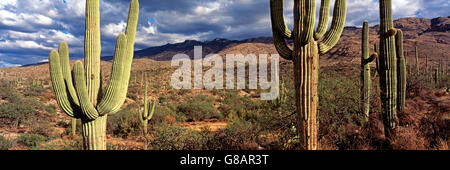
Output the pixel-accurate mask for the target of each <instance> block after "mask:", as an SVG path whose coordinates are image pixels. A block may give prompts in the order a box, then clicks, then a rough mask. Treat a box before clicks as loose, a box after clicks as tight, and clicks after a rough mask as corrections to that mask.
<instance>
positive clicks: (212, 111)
mask: <svg viewBox="0 0 450 170" xmlns="http://www.w3.org/2000/svg"><path fill="white" fill-rule="evenodd" d="M212 101H213V99H212V98H210V97H208V96H205V95H198V96H196V97H194V98H193V99H191V100H189V101H187V102H185V103H182V104H181V105H179V106H178V107H177V110H178V112H181V113H183V114H184V115H186V118H187V120H188V121H200V120H204V119H211V118H223V116H222V115H221V114H219V113H218V112H217V110H216V108H215V107H214V104H213V103H212Z"/></svg>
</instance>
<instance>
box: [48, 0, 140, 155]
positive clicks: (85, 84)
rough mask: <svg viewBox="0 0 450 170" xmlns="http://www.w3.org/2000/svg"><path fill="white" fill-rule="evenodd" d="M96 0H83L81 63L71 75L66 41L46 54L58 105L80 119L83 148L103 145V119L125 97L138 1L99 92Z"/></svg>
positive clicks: (119, 39)
mask: <svg viewBox="0 0 450 170" xmlns="http://www.w3.org/2000/svg"><path fill="white" fill-rule="evenodd" d="M99 5H100V1H99V0H86V32H85V46H84V48H85V58H84V64H83V63H82V62H80V61H78V62H76V63H75V65H74V67H73V78H74V80H72V74H71V71H70V64H69V48H68V46H67V43H66V42H62V43H61V44H60V45H59V51H56V50H53V51H51V52H50V55H49V62H50V75H51V78H52V83H53V90H54V92H55V94H56V98H57V101H58V104H59V106H60V108H61V109H62V110H63V111H64V112H65V113H66V114H67V115H68V116H70V117H73V118H79V119H81V125H82V134H83V143H84V148H85V149H87V150H105V149H106V120H107V116H108V115H112V114H115V113H117V111H119V109H120V107H121V106H122V104H123V103H124V101H125V97H126V93H127V89H128V83H129V79H130V69H131V62H132V59H133V51H134V40H135V36H136V29H137V22H138V16H139V1H138V0H131V2H130V10H129V15H128V23H127V28H126V33H125V34H124V33H121V34H119V36H118V38H117V42H116V48H115V53H114V61H113V65H112V72H111V77H110V81H109V83H108V84H107V86H106V91H105V93H104V94H101V93H100V90H101V87H100V85H101V83H100V82H101V78H100V51H101V46H100V45H101V43H100V7H99ZM99 93H100V94H99Z"/></svg>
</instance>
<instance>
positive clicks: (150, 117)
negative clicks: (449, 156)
mask: <svg viewBox="0 0 450 170" xmlns="http://www.w3.org/2000/svg"><path fill="white" fill-rule="evenodd" d="M155 108H156V101H153V102H152V109H151V110H150V113H149V114H148V117H147V119H148V120H150V119H152V117H153V114H154V113H155Z"/></svg>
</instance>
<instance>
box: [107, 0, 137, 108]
mask: <svg viewBox="0 0 450 170" xmlns="http://www.w3.org/2000/svg"><path fill="white" fill-rule="evenodd" d="M138 20H139V1H138V0H131V3H130V9H129V13H128V21H127V28H126V31H125V35H126V37H127V52H126V55H125V59H124V61H123V65H124V66H123V74H122V83H123V85H122V87H121V90H120V93H121V94H120V99H119V102H118V103H117V104H116V105H115V106H114V108H113V109H112V110H111V112H110V113H108V114H110V115H113V114H115V113H117V112H118V111H119V110H120V107H121V106H122V104H123V103H124V102H125V99H126V96H127V92H128V85H129V83H130V75H131V64H132V63H133V56H134V42H135V39H136V30H137V24H138Z"/></svg>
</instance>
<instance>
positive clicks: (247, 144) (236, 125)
mask: <svg viewBox="0 0 450 170" xmlns="http://www.w3.org/2000/svg"><path fill="white" fill-rule="evenodd" d="M258 136H259V129H258V128H256V127H255V126H254V125H253V123H251V122H248V121H245V120H238V121H234V122H232V123H230V124H229V125H228V126H227V128H226V129H223V130H220V131H219V132H217V133H216V134H215V135H214V137H213V138H212V139H211V140H212V141H209V142H208V148H210V149H211V148H212V149H220V150H248V149H257V142H256V139H257V137H258Z"/></svg>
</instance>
